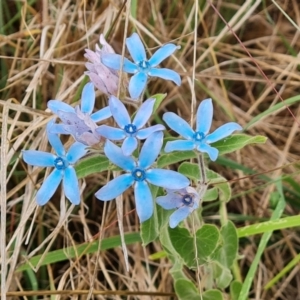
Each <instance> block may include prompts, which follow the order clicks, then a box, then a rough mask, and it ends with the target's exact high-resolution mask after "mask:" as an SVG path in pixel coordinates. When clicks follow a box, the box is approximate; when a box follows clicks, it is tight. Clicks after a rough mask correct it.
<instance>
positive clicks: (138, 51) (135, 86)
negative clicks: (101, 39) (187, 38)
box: [101, 33, 181, 99]
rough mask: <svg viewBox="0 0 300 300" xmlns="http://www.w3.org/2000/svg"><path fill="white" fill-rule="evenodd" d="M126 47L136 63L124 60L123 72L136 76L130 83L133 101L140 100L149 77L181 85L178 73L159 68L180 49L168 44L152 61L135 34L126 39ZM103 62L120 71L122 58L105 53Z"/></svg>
mask: <svg viewBox="0 0 300 300" xmlns="http://www.w3.org/2000/svg"><path fill="white" fill-rule="evenodd" d="M126 46H127V48H128V51H129V53H130V55H131V57H132V58H133V60H134V63H133V62H131V61H129V60H128V59H127V58H124V64H123V70H124V71H125V72H127V73H129V74H134V75H133V76H132V77H131V79H130V82H129V87H128V90H129V94H130V96H131V98H132V99H136V98H138V97H139V96H140V95H141V93H142V92H143V90H144V89H145V87H146V84H147V80H148V76H151V77H152V76H153V77H160V78H163V79H166V80H172V81H173V82H174V83H176V84H177V85H180V84H181V78H180V76H179V74H178V73H176V72H175V71H173V70H170V69H166V68H157V65H159V64H160V63H161V62H162V61H163V60H164V59H166V58H167V57H168V56H170V55H171V54H173V52H174V51H175V50H176V49H178V46H176V45H174V44H166V45H164V46H162V47H161V48H159V49H158V50H157V51H156V52H155V53H154V54H153V56H152V57H151V58H150V59H147V57H146V51H145V47H144V45H143V43H142V41H141V39H140V37H139V36H138V34H136V33H133V34H132V35H131V36H130V37H129V38H127V39H126ZM101 61H102V63H103V64H104V65H106V66H107V67H109V68H112V69H115V70H120V68H121V61H122V57H121V55H119V54H113V53H103V55H102V56H101Z"/></svg>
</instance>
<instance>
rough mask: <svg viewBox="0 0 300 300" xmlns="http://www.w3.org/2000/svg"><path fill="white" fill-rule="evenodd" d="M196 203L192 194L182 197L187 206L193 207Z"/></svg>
mask: <svg viewBox="0 0 300 300" xmlns="http://www.w3.org/2000/svg"><path fill="white" fill-rule="evenodd" d="M193 202H194V200H193V197H192V196H191V195H190V194H186V195H184V196H183V197H182V203H183V204H184V205H186V206H190V205H192V204H193Z"/></svg>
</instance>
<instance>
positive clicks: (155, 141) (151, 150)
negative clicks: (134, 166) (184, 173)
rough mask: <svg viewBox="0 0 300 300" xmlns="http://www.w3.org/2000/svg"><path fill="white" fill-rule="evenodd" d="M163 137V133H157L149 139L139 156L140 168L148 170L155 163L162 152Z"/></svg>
mask: <svg viewBox="0 0 300 300" xmlns="http://www.w3.org/2000/svg"><path fill="white" fill-rule="evenodd" d="M163 137H164V134H163V133H162V131H156V132H154V133H152V134H151V135H150V136H149V137H148V138H147V140H146V141H145V143H144V145H143V147H142V149H141V152H140V156H139V166H140V167H141V168H143V169H147V168H148V167H150V166H151V165H152V164H153V163H154V161H155V160H156V158H157V156H158V154H159V152H160V150H161V147H162V144H163Z"/></svg>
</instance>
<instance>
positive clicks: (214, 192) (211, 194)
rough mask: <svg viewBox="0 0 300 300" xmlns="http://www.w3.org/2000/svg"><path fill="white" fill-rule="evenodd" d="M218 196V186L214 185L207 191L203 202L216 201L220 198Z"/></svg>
mask: <svg viewBox="0 0 300 300" xmlns="http://www.w3.org/2000/svg"><path fill="white" fill-rule="evenodd" d="M218 196H219V193H218V189H217V188H216V187H213V188H212V189H209V190H207V191H206V193H205V195H204V197H203V200H202V201H203V202H210V201H214V200H216V199H217V198H218Z"/></svg>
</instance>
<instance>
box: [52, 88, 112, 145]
mask: <svg viewBox="0 0 300 300" xmlns="http://www.w3.org/2000/svg"><path fill="white" fill-rule="evenodd" d="M94 104H95V90H94V86H93V84H92V83H91V82H90V83H87V84H86V85H85V86H84V88H83V91H82V97H81V106H80V107H79V106H76V107H75V108H74V107H72V106H70V105H69V104H66V103H64V102H61V101H58V100H50V101H49V102H48V103H47V105H48V108H49V109H50V110H51V111H52V112H53V113H55V114H56V115H58V116H59V118H60V119H61V120H62V122H63V124H54V125H53V126H52V128H51V133H55V134H71V135H72V136H73V137H74V139H75V140H76V141H78V142H80V143H83V144H85V145H88V146H92V145H94V144H97V143H99V141H100V139H101V136H99V134H97V132H96V131H95V130H96V128H97V127H98V126H97V125H96V123H95V122H100V121H102V120H105V119H107V118H109V117H111V112H110V108H109V107H108V106H107V107H105V108H102V109H100V110H99V111H98V112H95V113H93V114H92V111H93V108H94Z"/></svg>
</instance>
